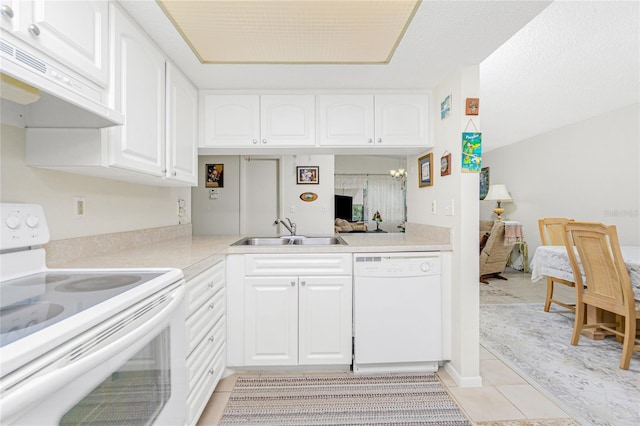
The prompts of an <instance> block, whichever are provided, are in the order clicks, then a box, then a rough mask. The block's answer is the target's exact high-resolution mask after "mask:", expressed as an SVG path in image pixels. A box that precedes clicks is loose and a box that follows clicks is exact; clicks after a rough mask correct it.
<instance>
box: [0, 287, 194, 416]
mask: <svg viewBox="0 0 640 426" xmlns="http://www.w3.org/2000/svg"><path fill="white" fill-rule="evenodd" d="M183 284H184V281H180V282H179V283H176V284H174V285H172V286H170V287H169V288H166V289H165V290H163V291H160V292H158V293H156V294H154V295H153V296H152V297H150V298H148V299H146V300H144V301H141V302H139V303H138V304H136V305H135V306H133V307H131V308H129V309H127V310H126V311H125V312H122V313H121V314H119V315H117V316H115V317H113V318H112V319H110V320H108V321H105V322H104V323H102V324H101V325H100V326H97V327H94V329H91V330H89V331H88V332H86V333H85V334H83V335H81V336H79V337H78V338H75V339H73V340H72V341H70V342H67V343H64V344H63V345H61V347H59V348H58V349H56V351H54V353H51V354H47V355H45V356H43V357H41V358H38V359H36V360H35V361H33V362H31V363H29V364H28V365H26V366H24V367H22V368H21V369H19V370H17V371H15V372H13V373H11V374H10V375H8V376H6V377H3V378H2V398H1V400H0V413H1V414H0V415H1V419H0V420H1V421H0V423H1V424H3V425H5V424H19V425H23V424H37V425H58V424H61V425H64V424H69V425H83V424H126V425H151V424H153V425H171V426H174V425H182V424H184V422H185V417H186V367H185V352H184V351H185V350H184V348H185V333H184V307H183V299H184V285H183Z"/></svg>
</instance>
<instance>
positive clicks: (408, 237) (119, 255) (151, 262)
mask: <svg viewBox="0 0 640 426" xmlns="http://www.w3.org/2000/svg"><path fill="white" fill-rule="evenodd" d="M430 234H431V235H430ZM436 234H437V235H434V234H433V233H429V232H427V233H424V232H416V233H412V234H408V233H407V234H404V233H389V234H376V233H354V234H339V236H340V237H342V238H343V239H344V241H345V242H346V243H347V245H331V246H311V245H308V246H288V245H285V246H231V244H233V243H234V242H236V241H238V240H240V239H241V238H243V236H242V235H217V236H193V237H182V238H175V239H171V240H166V241H161V242H157V243H153V244H148V245H142V246H139V247H135V248H130V249H126V250H121V251H118V252H113V253H108V254H102V255H97V256H89V257H83V258H78V259H75V260H72V261H70V262H66V263H62V264H57V265H55V267H56V268H167V267H169V268H178V269H182V270H183V271H184V274H185V278H187V279H189V278H190V277H193V276H195V275H197V274H199V273H200V272H202V271H204V270H205V269H207V268H208V267H210V266H212V265H213V264H215V263H216V262H218V261H219V260H221V259H223V258H224V256H226V255H227V254H247V253H287V254H294V253H362V252H398V251H449V250H451V244H450V243H449V242H448V235H447V236H446V237H447V238H443V235H440V234H438V233H436Z"/></svg>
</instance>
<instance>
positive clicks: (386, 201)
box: [365, 175, 404, 221]
mask: <svg viewBox="0 0 640 426" xmlns="http://www.w3.org/2000/svg"><path fill="white" fill-rule="evenodd" d="M365 199H366V201H365V204H366V205H365V214H366V215H367V219H368V220H371V218H372V217H373V215H374V213H375V212H376V211H378V212H380V216H381V217H382V220H383V221H401V220H404V196H403V193H402V188H401V185H400V182H399V181H398V180H396V179H394V178H393V177H391V176H387V175H369V176H367V192H366V196H365Z"/></svg>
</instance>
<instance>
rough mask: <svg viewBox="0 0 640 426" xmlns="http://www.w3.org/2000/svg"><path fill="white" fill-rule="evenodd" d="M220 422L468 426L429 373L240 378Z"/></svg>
mask: <svg viewBox="0 0 640 426" xmlns="http://www.w3.org/2000/svg"><path fill="white" fill-rule="evenodd" d="M220 424H221V425H347V424H348V425H375V424H385V425H399V424H402V425H411V424H421V425H451V426H457V425H471V423H470V422H469V421H468V420H467V418H466V417H465V415H464V414H463V413H462V411H460V409H459V408H458V406H457V405H456V403H455V401H454V400H453V399H452V398H451V397H450V396H449V394H448V393H447V391H446V390H445V388H444V386H443V385H442V384H441V383H440V381H439V379H438V377H437V376H436V375H435V374H433V373H430V374H384V375H343V376H335V377H334V376H331V377H325V376H310V377H302V376H300V377H273V378H252V377H241V378H239V379H238V380H237V382H236V385H235V387H234V389H233V392H232V393H231V396H230V398H229V402H228V403H227V406H226V408H225V410H224V413H223V415H222V420H221V422H220Z"/></svg>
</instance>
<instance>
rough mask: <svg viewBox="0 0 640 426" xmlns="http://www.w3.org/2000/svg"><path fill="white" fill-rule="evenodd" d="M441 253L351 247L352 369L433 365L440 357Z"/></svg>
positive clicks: (405, 368)
mask: <svg viewBox="0 0 640 426" xmlns="http://www.w3.org/2000/svg"><path fill="white" fill-rule="evenodd" d="M440 269H441V268H440V253H439V252H438V253H432V252H401V253H355V254H354V255H353V285H354V286H353V291H354V294H353V310H354V311H353V317H354V362H353V371H354V372H355V373H364V372H392V371H436V370H437V369H438V361H441V360H442V298H441V293H442V291H441V282H440Z"/></svg>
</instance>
